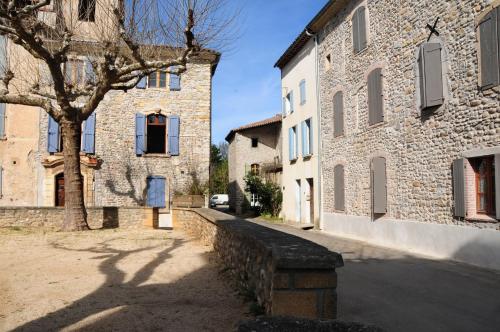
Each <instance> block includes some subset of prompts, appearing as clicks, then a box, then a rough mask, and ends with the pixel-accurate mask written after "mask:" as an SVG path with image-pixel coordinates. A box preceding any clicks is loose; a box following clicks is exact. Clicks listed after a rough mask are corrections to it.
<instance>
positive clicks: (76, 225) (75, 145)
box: [61, 119, 90, 231]
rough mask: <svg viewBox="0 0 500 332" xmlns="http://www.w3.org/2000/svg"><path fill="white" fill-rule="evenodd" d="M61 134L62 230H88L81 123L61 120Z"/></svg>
mask: <svg viewBox="0 0 500 332" xmlns="http://www.w3.org/2000/svg"><path fill="white" fill-rule="evenodd" d="M75 122H76V121H75ZM61 133H62V142H63V155H64V222H63V226H62V230H63V231H83V230H88V229H90V228H89V225H88V224H87V211H86V210H85V204H84V201H83V177H82V173H81V172H80V140H81V134H82V129H81V123H74V122H69V121H67V120H64V119H63V120H62V121H61Z"/></svg>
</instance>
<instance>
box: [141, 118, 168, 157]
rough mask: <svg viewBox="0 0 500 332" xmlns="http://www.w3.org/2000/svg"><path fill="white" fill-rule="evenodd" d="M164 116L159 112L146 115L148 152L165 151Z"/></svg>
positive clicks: (165, 126)
mask: <svg viewBox="0 0 500 332" xmlns="http://www.w3.org/2000/svg"><path fill="white" fill-rule="evenodd" d="M166 119H167V118H166V117H165V116H163V115H161V114H150V115H148V119H147V121H148V124H147V126H148V128H147V130H148V131H147V133H148V135H147V150H146V151H147V152H148V153H166V150H165V146H166V131H167V123H166Z"/></svg>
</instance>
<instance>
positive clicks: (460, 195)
mask: <svg viewBox="0 0 500 332" xmlns="http://www.w3.org/2000/svg"><path fill="white" fill-rule="evenodd" d="M453 199H454V203H455V204H454V205H455V207H454V209H453V213H454V215H455V217H462V218H465V215H466V212H467V211H466V207H465V169H464V159H456V160H454V161H453Z"/></svg>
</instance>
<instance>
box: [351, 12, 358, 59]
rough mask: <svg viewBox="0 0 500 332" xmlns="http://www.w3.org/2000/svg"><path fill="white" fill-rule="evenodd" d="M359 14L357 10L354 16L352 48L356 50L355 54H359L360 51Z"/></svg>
mask: <svg viewBox="0 0 500 332" xmlns="http://www.w3.org/2000/svg"><path fill="white" fill-rule="evenodd" d="M358 13H359V12H358V11H357V10H356V11H355V12H354V14H353V15H352V47H353V49H354V53H358V52H359V51H360V48H359V23H358V20H359V17H358Z"/></svg>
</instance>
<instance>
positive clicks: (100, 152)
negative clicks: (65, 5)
mask: <svg viewBox="0 0 500 332" xmlns="http://www.w3.org/2000/svg"><path fill="white" fill-rule="evenodd" d="M77 7H78V6H74V7H73V8H77ZM94 10H95V21H93V22H83V23H82V25H81V27H82V29H83V31H81V35H79V37H78V39H80V41H79V42H80V43H85V42H89V43H90V42H91V39H92V38H93V36H92V35H91V34H87V32H88V31H87V30H86V27H87V26H88V25H90V24H98V22H99V17H100V14H99V11H100V10H104V9H102V8H100V7H98V8H94ZM50 13H51V12H50V9H49V10H47V11H45V12H43V13H42V14H44V15H50ZM75 17H78V19H79V20H80V19H83V18H80V17H79V16H78V15H75ZM87 19H88V18H87ZM86 38H87V39H86ZM2 45H3V46H2V47H3V51H2V52H1V54H0V55H1V56H2V57H3V59H0V60H1V61H2V63H8V65H9V66H10V68H11V69H12V70H13V71H18V70H21V69H20V66H18V65H16V61H17V59H21V58H23V57H30V56H29V55H28V54H27V53H26V52H25V51H24V50H23V49H21V48H20V47H19V46H16V45H14V44H13V43H12V42H11V41H10V40H8V41H5V40H4V41H3V43H2ZM164 50H165V48H161V49H160V48H158V54H163V53H162V52H163V51H164ZM7 60H8V61H7ZM218 60H219V54H218V53H216V52H212V51H209V50H202V51H201V52H200V53H199V54H198V55H196V56H195V57H193V58H192V59H191V60H190V61H189V63H188V64H187V70H186V71H185V72H184V73H182V74H181V75H179V76H177V75H173V74H170V75H168V74H167V73H165V72H161V71H158V72H155V73H152V74H151V75H149V77H147V78H144V79H143V80H142V81H140V82H139V83H138V84H137V86H136V87H135V88H133V89H130V90H128V91H126V92H123V91H111V92H109V93H108V94H107V95H106V97H105V98H104V100H103V101H102V102H101V103H100V105H99V107H98V108H97V109H96V111H95V112H94V113H93V114H92V115H91V116H90V117H89V119H88V120H87V121H86V122H85V123H84V124H83V128H82V131H83V133H82V152H81V166H82V167H81V168H82V175H83V179H84V197H85V204H86V205H87V206H156V207H162V208H167V209H168V208H169V203H170V201H171V197H172V195H173V194H174V192H185V191H186V190H187V187H188V186H189V184H190V182H191V180H192V176H193V174H196V176H197V177H198V178H199V180H200V181H202V182H206V181H208V178H209V163H210V141H211V129H210V126H211V93H212V86H211V85H212V76H213V75H214V72H215V69H216V66H217V63H218ZM31 63H32V64H33V65H32V66H31V67H30V70H32V71H33V72H32V75H34V76H38V77H41V82H42V81H43V80H44V78H43V75H44V70H43V66H41V65H40V64H38V63H37V62H36V60H35V59H33V60H32V61H31ZM16 66H17V67H16ZM65 75H66V79H68V80H72V82H73V81H74V82H76V83H78V82H80V81H85V80H89V79H93V75H94V74H93V71H92V66H89V62H88V60H87V58H86V57H84V56H81V55H80V54H78V53H76V54H73V55H72V57H71V59H70V60H69V61H68V62H67V63H66V67H65ZM45 79H50V78H45ZM21 83H23V82H21ZM0 135H1V140H0V158H1V159H0V161H1V165H0V166H1V168H0V171H1V172H0V180H1V184H0V188H1V196H0V205H1V206H62V205H63V204H64V177H63V165H64V161H63V156H62V151H61V149H62V144H61V135H60V129H59V125H58V123H57V122H56V121H54V120H53V119H52V118H50V117H49V116H48V114H47V113H46V112H45V111H44V110H42V109H39V108H35V107H27V106H22V105H12V104H7V105H4V104H1V105H0Z"/></svg>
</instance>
